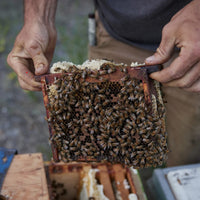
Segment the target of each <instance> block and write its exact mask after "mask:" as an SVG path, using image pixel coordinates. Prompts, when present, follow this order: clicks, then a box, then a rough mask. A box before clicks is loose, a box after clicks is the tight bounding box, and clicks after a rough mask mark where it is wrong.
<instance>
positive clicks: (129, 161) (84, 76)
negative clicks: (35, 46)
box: [41, 62, 168, 168]
mask: <svg viewBox="0 0 200 200" xmlns="http://www.w3.org/2000/svg"><path fill="white" fill-rule="evenodd" d="M153 68H155V66H154V67H147V66H140V67H128V66H123V65H114V64H113V63H110V62H108V63H104V64H102V65H101V67H100V70H98V71H97V70H89V69H88V68H86V69H84V70H80V69H78V68H77V67H76V66H70V67H69V68H68V69H67V70H66V71H64V73H57V74H50V75H45V76H43V77H42V78H41V81H42V84H43V95H44V103H45V107H46V110H47V121H48V123H49V129H50V133H51V134H50V142H51V144H52V150H53V158H54V160H55V161H60V160H62V161H64V162H71V161H87V162H88V161H97V162H100V161H101V162H102V161H109V162H112V163H121V164H125V165H129V166H134V167H135V168H138V167H148V166H157V165H162V164H163V163H164V162H165V160H166V153H167V151H168V150H167V142H166V140H167V134H166V130H165V108H164V105H163V101H162V96H161V93H160V87H159V84H158V83H157V82H156V81H154V80H151V79H150V78H149V76H148V74H149V72H150V71H151V70H152V69H153ZM156 68H158V66H156Z"/></svg>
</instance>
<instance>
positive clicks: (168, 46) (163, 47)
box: [145, 29, 175, 65]
mask: <svg viewBox="0 0 200 200" xmlns="http://www.w3.org/2000/svg"><path fill="white" fill-rule="evenodd" d="M174 46H175V39H174V37H173V36H172V35H171V34H169V33H168V31H165V29H163V32H162V39H161V42H160V45H159V47H158V48H157V50H156V52H155V53H154V54H153V55H152V56H150V57H148V58H146V60H145V63H146V64H147V65H155V64H162V63H165V62H166V61H168V60H169V59H170V57H171V55H172V53H173V50H174Z"/></svg>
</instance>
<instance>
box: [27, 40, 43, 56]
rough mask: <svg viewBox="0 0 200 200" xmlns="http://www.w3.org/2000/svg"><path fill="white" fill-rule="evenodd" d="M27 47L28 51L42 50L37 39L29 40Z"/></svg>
mask: <svg viewBox="0 0 200 200" xmlns="http://www.w3.org/2000/svg"><path fill="white" fill-rule="evenodd" d="M26 49H27V51H28V52H31V53H32V52H33V53H34V52H38V51H39V50H40V45H39V44H38V42H37V41H35V40H30V41H29V42H27V44H26Z"/></svg>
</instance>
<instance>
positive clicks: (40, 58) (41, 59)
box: [32, 52, 49, 75]
mask: <svg viewBox="0 0 200 200" xmlns="http://www.w3.org/2000/svg"><path fill="white" fill-rule="evenodd" d="M32 59H33V63H34V67H35V74H36V75H41V74H45V73H46V72H47V71H48V69H49V63H48V60H47V58H46V57H45V55H44V54H43V52H41V53H40V54H38V55H35V56H34V57H32Z"/></svg>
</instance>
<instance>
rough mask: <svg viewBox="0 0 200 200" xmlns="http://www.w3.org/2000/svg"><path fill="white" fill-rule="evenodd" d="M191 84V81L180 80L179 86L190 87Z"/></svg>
mask: <svg viewBox="0 0 200 200" xmlns="http://www.w3.org/2000/svg"><path fill="white" fill-rule="evenodd" d="M190 86H191V83H190V82H188V81H180V83H179V84H178V87H180V88H189V87H190Z"/></svg>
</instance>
